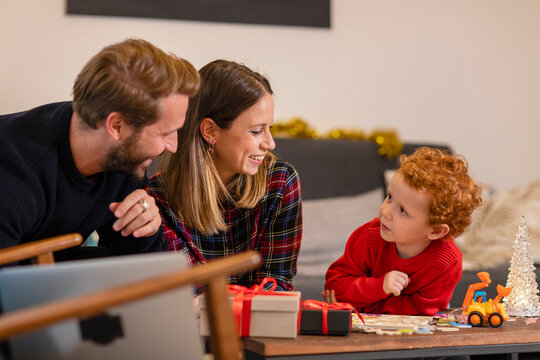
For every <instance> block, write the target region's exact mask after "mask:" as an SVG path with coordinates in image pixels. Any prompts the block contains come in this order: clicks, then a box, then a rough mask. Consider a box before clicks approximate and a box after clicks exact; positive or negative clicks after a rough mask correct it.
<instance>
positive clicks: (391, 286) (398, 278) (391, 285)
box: [383, 270, 409, 296]
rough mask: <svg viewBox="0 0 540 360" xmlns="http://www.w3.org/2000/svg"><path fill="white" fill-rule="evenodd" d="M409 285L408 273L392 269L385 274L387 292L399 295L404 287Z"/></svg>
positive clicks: (384, 283) (384, 284) (384, 288)
mask: <svg viewBox="0 0 540 360" xmlns="http://www.w3.org/2000/svg"><path fill="white" fill-rule="evenodd" d="M407 285H409V277H408V276H407V274H405V273H403V272H401V271H396V270H392V271H390V272H387V273H386V275H385V276H384V282H383V291H384V292H385V293H387V294H394V296H399V295H400V294H401V292H402V291H403V289H405V288H406V287H407Z"/></svg>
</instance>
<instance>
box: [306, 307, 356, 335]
mask: <svg viewBox="0 0 540 360" xmlns="http://www.w3.org/2000/svg"><path fill="white" fill-rule="evenodd" d="M302 306H303V308H304V309H320V310H322V332H323V335H328V310H351V311H354V312H355V313H356V315H358V317H359V318H360V320H362V322H363V323H364V325H365V324H366V323H365V322H364V319H363V318H362V315H360V314H359V313H358V311H356V309H355V308H354V306H352V305H351V304H349V303H343V302H335V303H332V304H328V303H327V302H324V301H318V300H305V301H303V302H302ZM351 328H352V316H351Z"/></svg>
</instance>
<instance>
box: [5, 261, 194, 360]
mask: <svg viewBox="0 0 540 360" xmlns="http://www.w3.org/2000/svg"><path fill="white" fill-rule="evenodd" d="M187 267H188V265H187V261H186V259H185V258H184V256H183V255H181V254H179V253H154V254H142V255H128V256H119V257H108V258H99V259H91V260H79V261H70V262H62V263H57V264H55V265H53V266H19V267H15V268H6V269H3V270H0V299H1V301H2V308H3V311H4V312H5V313H7V312H9V311H13V310H17V309H22V308H25V307H29V306H32V305H37V304H41V303H45V302H50V301H54V300H59V299H64V298H66V297H70V296H75V295H81V294H84V293H89V292H93V291H98V290H104V289H107V288H110V287H113V286H117V285H124V284H126V283H130V282H135V281H139V280H143V279H146V278H149V277H153V276H159V275H162V274H166V273H170V272H173V271H178V270H181V269H185V268H187ZM10 345H11V352H12V355H13V358H14V359H15V360H20V359H78V360H79V359H173V358H175V359H190V360H191V359H195V360H196V359H202V358H203V355H202V347H201V341H200V338H199V336H198V330H197V323H196V319H195V313H194V311H193V302H192V288H191V286H184V287H182V288H178V289H174V290H171V291H168V292H164V293H162V294H158V295H154V296H151V297H148V298H144V299H141V300H138V301H133V302H130V303H127V304H125V305H121V306H117V307H112V308H109V309H108V310H107V311H106V313H104V314H101V315H99V316H96V317H93V318H90V319H85V320H82V321H80V320H79V319H72V320H67V321H64V322H61V323H58V324H57V325H54V326H50V327H48V328H45V329H43V330H40V331H36V332H33V333H29V334H27V335H23V336H19V337H16V338H13V339H11V340H10Z"/></svg>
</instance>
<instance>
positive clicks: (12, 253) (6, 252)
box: [0, 233, 82, 265]
mask: <svg viewBox="0 0 540 360" xmlns="http://www.w3.org/2000/svg"><path fill="white" fill-rule="evenodd" d="M81 243H82V236H81V235H80V234H77V233H72V234H65V235H59V236H54V237H51V238H47V239H43V240H38V241H33V242H30V243H26V244H21V245H16V246H12V247H9V248H5V249H1V250H0V265H5V264H10V263H13V262H16V261H20V260H26V259H31V261H32V263H33V264H38V265H44V264H52V263H54V256H53V252H55V251H60V250H64V249H67V248H70V247H74V246H78V245H80V244H81Z"/></svg>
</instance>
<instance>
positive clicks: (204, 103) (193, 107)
mask: <svg viewBox="0 0 540 360" xmlns="http://www.w3.org/2000/svg"><path fill="white" fill-rule="evenodd" d="M200 75H201V90H200V92H199V93H198V95H196V96H195V97H194V98H193V99H191V100H190V104H189V108H188V111H187V116H186V122H185V124H184V126H183V128H182V129H181V130H180V132H179V140H178V143H179V149H178V151H177V152H176V153H175V154H173V155H172V156H171V158H170V160H169V163H168V165H167V167H166V168H165V170H164V171H163V173H162V174H160V175H157V176H156V177H154V178H153V179H152V180H151V182H150V185H149V186H150V188H149V193H150V194H151V195H153V196H154V197H155V198H156V200H157V203H158V206H159V207H160V211H161V216H162V218H163V219H162V220H163V227H164V241H165V243H166V245H167V247H168V249H169V250H171V251H181V252H183V253H185V254H186V255H187V256H188V258H189V260H190V262H191V264H196V263H205V262H206V261H208V260H212V259H215V258H219V257H223V256H228V255H231V254H235V253H239V252H244V251H247V250H256V251H259V252H260V253H261V255H262V259H263V260H262V265H261V266H260V268H259V269H257V270H253V271H249V272H245V273H240V274H235V275H231V276H230V278H229V281H230V283H231V284H238V285H243V286H247V287H250V286H252V285H254V284H258V283H260V281H261V280H262V279H263V278H265V277H272V278H274V279H275V280H276V283H277V288H276V289H278V290H292V289H293V286H292V279H293V277H294V275H295V274H296V261H297V258H298V252H299V250H300V242H301V236H302V215H301V207H302V206H301V194H300V181H299V177H298V173H297V172H296V170H295V169H294V168H293V167H292V166H291V165H289V164H287V163H285V162H283V161H280V160H278V159H277V158H276V157H275V156H274V155H273V154H272V153H271V152H270V151H271V150H273V149H274V147H275V143H274V140H273V138H272V135H271V134H270V126H271V124H272V121H273V118H274V101H273V99H272V88H271V87H270V83H269V82H268V80H267V79H266V78H265V77H263V76H262V75H260V74H258V73H256V72H254V71H252V70H250V69H249V68H247V67H246V66H244V65H240V64H237V63H234V62H231V61H225V60H216V61H213V62H211V63H209V64H208V65H206V66H204V67H203V68H202V69H201V70H200Z"/></svg>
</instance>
